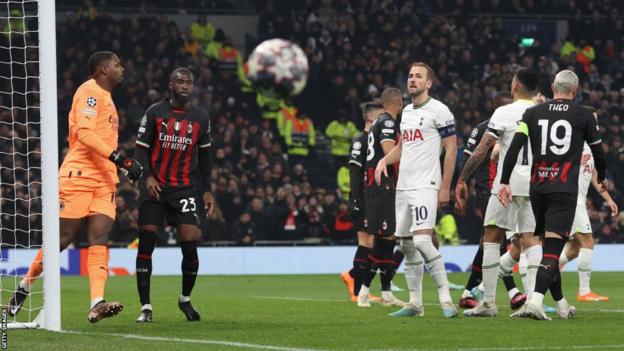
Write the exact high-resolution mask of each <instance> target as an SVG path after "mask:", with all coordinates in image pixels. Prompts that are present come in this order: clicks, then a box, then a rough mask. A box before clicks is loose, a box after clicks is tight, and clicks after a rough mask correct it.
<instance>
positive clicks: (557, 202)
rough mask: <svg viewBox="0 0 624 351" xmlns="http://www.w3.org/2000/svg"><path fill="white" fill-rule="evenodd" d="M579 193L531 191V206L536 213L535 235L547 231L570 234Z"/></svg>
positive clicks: (540, 234)
mask: <svg viewBox="0 0 624 351" xmlns="http://www.w3.org/2000/svg"><path fill="white" fill-rule="evenodd" d="M576 197H577V194H571V193H547V194H543V193H540V192H537V191H532V192H531V207H532V208H533V214H534V215H535V235H539V236H542V237H543V235H544V233H545V232H553V233H557V234H559V235H561V236H563V237H564V238H567V237H569V236H570V231H571V230H572V223H573V222H574V214H575V213H576V200H577V199H576Z"/></svg>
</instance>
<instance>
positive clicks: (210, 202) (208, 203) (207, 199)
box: [204, 191, 217, 216]
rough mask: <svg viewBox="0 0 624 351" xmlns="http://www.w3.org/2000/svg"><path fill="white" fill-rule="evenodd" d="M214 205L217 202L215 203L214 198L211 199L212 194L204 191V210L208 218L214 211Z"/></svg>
mask: <svg viewBox="0 0 624 351" xmlns="http://www.w3.org/2000/svg"><path fill="white" fill-rule="evenodd" d="M216 203H217V202H216V201H215V199H214V197H212V193H210V192H209V191H206V192H205V193H204V209H205V210H206V213H208V215H209V216H210V215H211V214H212V211H213V210H214V208H215V205H216Z"/></svg>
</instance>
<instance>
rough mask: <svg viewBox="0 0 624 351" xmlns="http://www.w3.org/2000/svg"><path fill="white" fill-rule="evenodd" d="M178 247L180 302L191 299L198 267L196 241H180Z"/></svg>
mask: <svg viewBox="0 0 624 351" xmlns="http://www.w3.org/2000/svg"><path fill="white" fill-rule="evenodd" d="M180 247H181V248H182V296H180V302H186V301H189V300H190V299H191V291H193V287H194V286H195V280H196V279H197V271H198V269H199V258H198V256H197V241H182V242H180Z"/></svg>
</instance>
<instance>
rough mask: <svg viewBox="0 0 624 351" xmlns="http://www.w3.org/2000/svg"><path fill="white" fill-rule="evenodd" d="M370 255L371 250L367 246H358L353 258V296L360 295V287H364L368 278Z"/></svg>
mask: <svg viewBox="0 0 624 351" xmlns="http://www.w3.org/2000/svg"><path fill="white" fill-rule="evenodd" d="M369 253H370V248H368V247H366V246H361V245H360V246H358V248H357V251H355V257H354V258H353V273H354V274H353V279H354V286H353V295H355V296H357V295H358V294H359V293H360V287H361V286H362V282H363V281H364V279H365V278H366V274H367V271H368V255H369Z"/></svg>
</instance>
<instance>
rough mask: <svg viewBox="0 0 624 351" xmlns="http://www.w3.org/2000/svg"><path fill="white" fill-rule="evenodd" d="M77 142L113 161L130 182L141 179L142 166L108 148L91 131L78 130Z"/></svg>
mask: <svg viewBox="0 0 624 351" xmlns="http://www.w3.org/2000/svg"><path fill="white" fill-rule="evenodd" d="M78 141H79V142H80V143H82V144H83V145H84V146H86V147H88V148H89V149H91V150H93V151H95V152H96V153H97V154H98V155H100V156H102V157H106V158H108V159H109V160H111V161H113V163H115V165H116V166H117V168H119V169H120V170H121V172H122V173H124V174H125V175H126V177H128V179H130V180H132V181H136V180H138V179H139V178H141V175H142V174H143V166H141V164H140V163H139V162H138V161H137V160H135V159H133V158H126V157H125V156H123V155H122V154H120V153H119V152H117V151H116V150H113V148H112V147H110V146H108V145H107V144H106V143H105V142H103V141H102V139H100V137H99V136H98V135H97V134H96V133H95V132H94V131H93V130H91V129H86V128H84V129H79V130H78Z"/></svg>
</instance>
